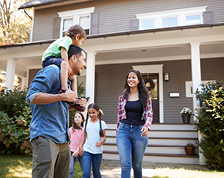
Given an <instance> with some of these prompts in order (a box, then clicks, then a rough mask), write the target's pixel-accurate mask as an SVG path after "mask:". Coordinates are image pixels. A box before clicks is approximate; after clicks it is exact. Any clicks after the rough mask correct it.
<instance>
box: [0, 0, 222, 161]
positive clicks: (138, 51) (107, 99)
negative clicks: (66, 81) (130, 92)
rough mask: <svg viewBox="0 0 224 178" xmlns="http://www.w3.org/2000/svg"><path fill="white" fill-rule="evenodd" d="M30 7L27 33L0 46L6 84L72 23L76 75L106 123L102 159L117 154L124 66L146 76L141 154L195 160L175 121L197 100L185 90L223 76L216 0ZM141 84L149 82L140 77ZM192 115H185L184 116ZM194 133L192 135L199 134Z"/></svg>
mask: <svg viewBox="0 0 224 178" xmlns="http://www.w3.org/2000/svg"><path fill="white" fill-rule="evenodd" d="M30 7H33V8H34V15H33V20H32V30H31V41H30V42H29V43H24V44H13V45H4V46H0V54H1V55H0V69H1V70H5V71H7V75H6V86H7V87H8V88H9V89H12V87H13V78H14V75H15V74H16V75H18V76H20V77H21V78H22V85H23V86H24V85H25V86H27V87H28V86H29V84H30V82H31V80H32V79H33V77H34V76H35V74H36V72H37V71H39V70H40V69H41V56H42V54H43V52H44V50H45V49H46V48H47V47H48V46H49V44H50V43H51V42H53V41H54V39H57V38H59V37H62V36H63V35H64V32H65V31H66V30H67V29H68V27H69V26H70V25H72V24H77V23H78V24H80V25H81V26H83V28H84V29H85V30H86V33H87V34H88V39H87V40H86V41H85V42H84V44H83V45H82V48H83V49H84V50H85V51H86V52H87V70H86V71H85V72H84V73H83V74H82V76H80V77H79V78H78V80H79V81H84V82H85V84H86V96H90V102H96V103H98V104H99V106H100V107H101V109H102V110H103V111H104V113H105V117H104V120H105V121H106V123H107V124H109V125H110V127H109V128H110V129H108V131H107V135H108V138H107V144H106V145H105V147H104V148H105V149H104V150H105V153H104V158H105V159H119V158H118V156H117V151H116V145H115V135H114V133H115V131H114V129H115V127H116V126H115V123H116V115H117V101H118V96H119V94H120V93H121V92H122V90H123V86H124V82H125V81H124V80H125V77H126V75H127V73H128V71H129V70H131V69H137V70H139V71H140V72H141V73H142V74H143V76H144V78H145V80H146V81H153V82H154V84H155V89H154V90H153V92H152V93H151V95H152V102H153V112H154V121H153V125H152V130H151V131H150V133H149V135H150V138H149V146H148V148H147V150H146V156H145V158H144V159H145V160H146V161H155V162H156V161H157V162H177V163H189V164H203V163H204V160H203V155H202V154H200V153H199V156H198V155H196V156H192V157H186V155H184V151H183V147H184V145H185V144H186V143H187V142H188V141H195V140H197V139H198V132H197V130H195V129H194V126H193V125H183V124H182V120H181V116H180V111H181V109H182V108H183V107H189V108H191V109H193V110H194V109H195V108H197V101H196V97H195V95H194V94H193V93H194V92H195V91H196V89H197V88H198V87H199V85H200V84H201V83H202V82H207V81H215V80H224V70H223V68H224V52H223V51H224V10H223V7H224V1H218V0H208V1H203V0H197V1H195V0H188V1H183V0H182V1H180V0H141V1H140V0H123V1H119V0H113V1H109V0H64V1H62V0H39V1H36V0H30V1H28V2H27V3H25V4H23V5H22V6H21V7H20V9H26V8H30ZM147 84H150V82H149V83H147ZM192 120H193V118H192ZM199 138H200V137H199Z"/></svg>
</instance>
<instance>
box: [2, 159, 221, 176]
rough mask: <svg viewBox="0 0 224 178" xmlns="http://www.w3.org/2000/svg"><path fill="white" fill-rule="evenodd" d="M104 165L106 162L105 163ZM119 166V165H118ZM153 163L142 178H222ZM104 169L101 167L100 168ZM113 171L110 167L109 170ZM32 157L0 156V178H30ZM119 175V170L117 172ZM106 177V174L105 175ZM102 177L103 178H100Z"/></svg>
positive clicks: (200, 169)
mask: <svg viewBox="0 0 224 178" xmlns="http://www.w3.org/2000/svg"><path fill="white" fill-rule="evenodd" d="M105 163H106V162H105ZM118 164H119V163H118ZM167 165H168V164H156V165H153V163H151V164H148V165H144V166H143V177H147V178H148V177H150V178H224V172H218V171H211V170H209V169H207V168H206V167H204V166H199V165H188V166H186V165H185V167H182V165H172V164H169V165H170V166H169V167H167ZM102 167H104V166H103V165H101V168H102ZM111 169H113V168H112V167H111V168H110V170H111ZM31 172H32V157H31V156H24V155H12V156H10V155H0V178H31V177H32V175H31ZM117 172H118V173H120V168H119V169H118V170H117ZM107 175H108V174H107ZM81 177H82V171H81V168H80V166H79V163H78V161H77V162H76V163H75V170H74V175H73V178H81ZM102 177H103V176H102Z"/></svg>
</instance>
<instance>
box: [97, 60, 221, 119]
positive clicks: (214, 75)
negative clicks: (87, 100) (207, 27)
mask: <svg viewBox="0 0 224 178" xmlns="http://www.w3.org/2000/svg"><path fill="white" fill-rule="evenodd" d="M151 64H152V65H153V64H164V68H163V70H164V72H168V73H170V81H168V82H163V85H164V86H163V87H164V88H163V91H164V120H165V123H182V118H181V115H180V111H181V109H182V108H183V107H189V108H191V109H192V107H193V106H192V98H187V97H186V94H185V81H191V61H190V60H179V61H165V62H157V63H156V62H153V63H135V65H151ZM132 65H133V64H116V65H99V66H96V99H95V101H96V103H97V104H98V105H99V106H100V108H101V109H102V110H103V111H104V113H105V116H104V118H103V119H104V120H105V121H106V122H107V123H116V120H117V102H118V96H119V94H120V93H121V92H122V91H123V86H124V82H125V78H126V75H127V73H128V71H129V70H131V69H132V68H131V66H132ZM201 68H202V69H201V71H202V80H222V81H224V70H223V68H224V58H219V59H202V60H201ZM170 92H179V93H180V97H179V98H170V97H169V93H170ZM192 119H193V117H192Z"/></svg>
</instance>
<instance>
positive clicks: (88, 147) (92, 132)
mask: <svg viewBox="0 0 224 178" xmlns="http://www.w3.org/2000/svg"><path fill="white" fill-rule="evenodd" d="M89 119H90V118H89ZM99 122H100V121H99V120H98V121H97V122H95V123H91V122H90V121H89V120H88V123H87V126H86V132H87V138H86V142H85V144H84V147H83V148H84V151H86V152H89V153H92V154H101V153H103V146H101V147H96V142H99V141H101V138H100V123H99ZM83 128H85V122H84V127H83ZM101 128H102V129H103V130H104V129H107V125H106V123H105V122H104V121H101Z"/></svg>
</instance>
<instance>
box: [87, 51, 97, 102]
mask: <svg viewBox="0 0 224 178" xmlns="http://www.w3.org/2000/svg"><path fill="white" fill-rule="evenodd" d="M95 55H96V52H95V51H88V52H87V68H86V97H90V99H89V102H88V103H93V102H94V94H95Z"/></svg>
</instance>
